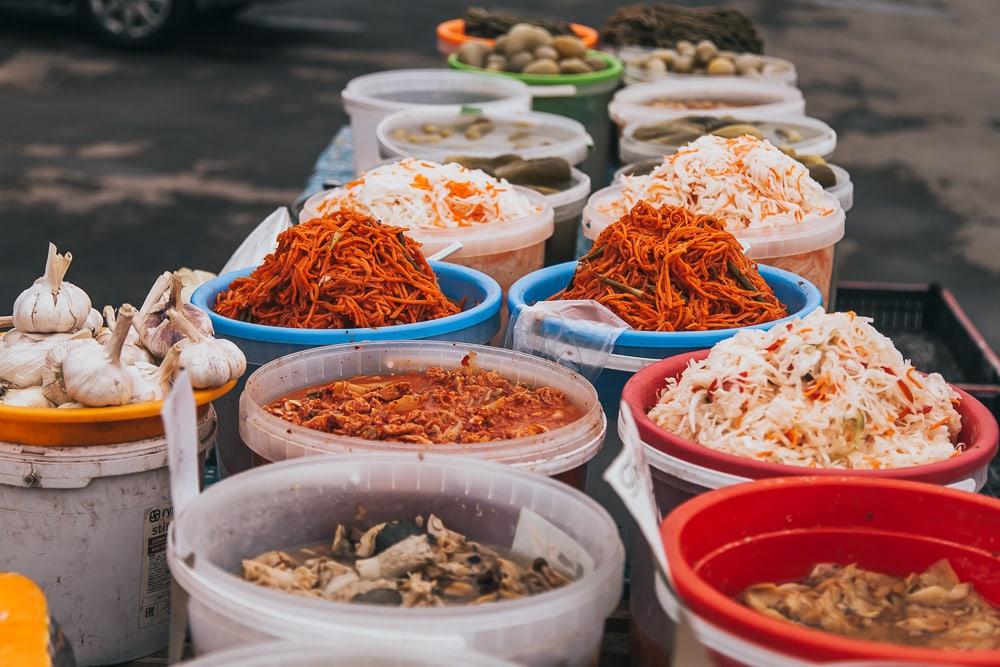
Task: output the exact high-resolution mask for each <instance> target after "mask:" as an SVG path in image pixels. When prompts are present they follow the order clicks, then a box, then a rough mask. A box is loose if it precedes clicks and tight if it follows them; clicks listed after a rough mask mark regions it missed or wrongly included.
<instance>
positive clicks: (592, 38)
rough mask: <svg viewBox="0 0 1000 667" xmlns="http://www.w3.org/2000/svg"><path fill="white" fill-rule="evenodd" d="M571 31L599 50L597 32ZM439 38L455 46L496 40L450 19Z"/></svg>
mask: <svg viewBox="0 0 1000 667" xmlns="http://www.w3.org/2000/svg"><path fill="white" fill-rule="evenodd" d="M569 27H570V29H571V30H572V31H573V34H574V35H576V36H577V37H579V38H580V39H581V40H583V42H584V44H585V45H586V46H587V48H588V49H594V48H597V42H598V41H599V39H600V35H599V33H598V32H597V30H595V29H593V28H591V27H590V26H587V25H583V24H582V23H572V22H570V24H569ZM437 36H438V38H439V39H442V40H445V41H447V42H448V43H449V44H453V45H455V46H461V45H462V44H463V43H464V42H466V41H470V42H483V43H484V44H493V43H494V42H495V41H496V40H495V39H492V38H490V37H476V36H474V35H466V34H465V19H462V18H457V19H448V20H447V21H442V22H441V23H439V24H438V27H437Z"/></svg>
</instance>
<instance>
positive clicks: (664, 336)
mask: <svg viewBox="0 0 1000 667" xmlns="http://www.w3.org/2000/svg"><path fill="white" fill-rule="evenodd" d="M576 264H577V262H576V260H574V261H571V262H563V263H562V264H556V265H554V266H547V267H545V268H543V269H539V270H538V271H534V272H532V273H529V274H528V275H526V276H524V277H523V278H521V279H520V280H518V281H517V282H515V283H514V284H513V285H511V287H510V290H508V292H507V304H508V308H509V309H510V312H511V319H513V318H515V317H516V316H517V313H518V312H519V311H520V309H521V308H523V307H524V306H526V305H528V304H527V303H526V302H525V300H524V295H525V293H526V292H527V291H528V290H529V289H531V288H532V287H534V286H535V285H536V284H537V283H539V282H541V281H543V280H561V279H562V276H563V275H564V274H565V276H566V284H568V283H569V279H570V277H571V276H572V275H573V272H574V271H575V270H576ZM757 268H758V269H759V270H760V275H761V277H763V278H764V280H765V281H766V282H767V284H769V285H771V286H772V287H773V286H774V285H775V284H777V283H785V284H787V285H789V286H790V287H791V288H792V289H793V290H795V291H797V292H799V293H800V294H802V296H803V297H804V299H805V305H804V306H803V307H802V308H800V309H799V310H797V311H796V312H794V313H791V314H789V315H788V317H783V318H781V319H780V320H775V321H773V322H765V323H763V324H755V325H752V326H748V327H737V328H734V329H712V330H710V331H633V330H627V331H624V332H622V334H621V335H620V336H619V337H618V339H617V340H616V341H615V348H618V347H638V348H655V347H663V348H676V347H683V348H686V349H698V348H704V347H710V346H712V345H714V344H715V343H717V342H719V341H721V340H725V339H726V338H731V337H732V336H734V335H735V334H736V333H737V332H739V331H743V330H744V329H770V328H772V327H774V326H777V325H779V324H783V323H785V322H790V321H792V320H793V319H795V318H801V317H805V316H806V315H808V314H809V313H811V312H812V311H814V310H816V309H817V308H819V307H820V306H822V305H823V295H822V294H820V291H819V289H818V288H817V287H816V286H815V285H813V284H812V283H811V282H809V281H808V280H806V279H805V278H803V277H802V276H800V275H798V274H795V273H792V272H790V271H785V270H784V269H779V268H777V267H774V266H768V265H766V264H758V265H757Z"/></svg>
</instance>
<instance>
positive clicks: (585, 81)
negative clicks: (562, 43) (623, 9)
mask: <svg viewBox="0 0 1000 667" xmlns="http://www.w3.org/2000/svg"><path fill="white" fill-rule="evenodd" d="M590 56H597V57H598V58H600V59H601V60H603V61H604V62H606V63H607V64H608V66H607V67H605V68H604V69H602V70H601V71H600V72H587V73H586V74H520V73H518V72H496V71H493V70H487V69H484V68H482V67H473V66H472V65H466V64H465V63H462V62H459V61H458V54H457V53H453V54H451V55H450V56H448V67H451V68H452V69H457V70H462V71H464V72H477V73H479V74H495V75H499V76H505V77H508V78H510V79H517V80H518V81H522V82H524V83H526V84H528V85H529V86H560V85H566V84H572V85H575V86H593V85H600V84H607V83H615V84H617V83H618V80H619V79H620V78H621V76H622V71H623V70H624V67H623V66H622V61H621V60H619V59H618V58H616V57H615V56H613V55H611V54H610V53H604V52H603V51H588V52H587V57H588V58H589V57H590Z"/></svg>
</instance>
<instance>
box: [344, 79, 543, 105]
mask: <svg viewBox="0 0 1000 667" xmlns="http://www.w3.org/2000/svg"><path fill="white" fill-rule="evenodd" d="M341 97H342V98H343V99H344V109H345V110H346V111H347V113H348V114H350V113H352V112H355V111H359V110H370V111H377V112H380V113H383V114H388V113H392V112H393V111H400V110H402V109H408V108H410V107H418V106H424V107H426V106H450V107H453V108H459V107H462V106H467V107H474V108H477V109H483V110H488V109H493V110H500V109H510V110H522V109H530V108H531V90H530V89H529V88H528V86H527V85H525V84H524V83H522V82H521V81H517V80H516V79H510V78H507V77H497V76H487V75H485V74H476V73H473V72H458V71H455V70H449V69H398V70H389V71H387V72H376V73H375V74H365V75H364V76H359V77H357V78H354V79H351V80H350V81H349V82H348V83H347V87H346V88H344V90H343V91H342V92H341Z"/></svg>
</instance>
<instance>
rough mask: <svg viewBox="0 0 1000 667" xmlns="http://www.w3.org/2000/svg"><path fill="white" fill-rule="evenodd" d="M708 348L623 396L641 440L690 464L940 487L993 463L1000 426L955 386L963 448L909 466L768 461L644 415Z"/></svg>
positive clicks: (659, 368) (649, 375)
mask: <svg viewBox="0 0 1000 667" xmlns="http://www.w3.org/2000/svg"><path fill="white" fill-rule="evenodd" d="M708 353H709V350H698V351H697V352H689V353H687V354H679V355H677V356H675V357H669V358H667V359H664V360H662V361H658V362H656V363H655V364H652V365H651V366H647V367H646V368H644V369H642V370H641V371H639V372H638V373H636V374H635V375H633V376H632V378H631V379H629V381H628V383H626V385H625V389H624V390H623V391H622V399H623V400H624V401H625V402H626V403H627V404H628V406H629V408H630V409H631V410H632V416H633V417H634V418H635V422H636V426H637V427H638V428H639V434H640V436H641V437H642V440H643V442H645V443H647V444H649V445H651V446H653V447H655V448H656V449H658V450H660V451H661V452H664V453H666V454H669V455H671V456H674V457H676V458H679V459H682V460H684V461H687V462H689V463H693V464H695V465H698V466H702V467H704V468H709V469H711V470H716V471H719V472H725V473H729V474H731V475H738V476H740V477H745V478H747V479H764V478H768V477H783V476H787V475H802V474H808V475H818V476H825V475H832V476H842V475H845V474H851V475H861V476H863V477H872V478H881V479H908V480H912V481H919V482H928V483H930V484H939V485H942V486H944V485H948V484H952V483H955V482H958V481H961V480H963V479H967V478H969V477H972V476H973V474H974V473H975V472H977V471H980V470H982V469H983V468H986V467H987V466H989V463H990V459H992V458H993V456H994V454H996V451H997V443H998V441H1000V430H998V428H997V422H996V419H994V418H993V415H992V414H990V411H989V410H987V409H986V406H984V405H983V404H982V403H980V402H979V401H977V400H976V399H975V398H973V397H972V396H970V395H969V394H967V393H965V392H964V391H962V390H961V389H958V388H957V387H954V386H952V389H954V390H955V391H957V392H958V394H959V395H960V396H961V402H960V403H959V404H958V407H957V408H956V409H957V410H958V413H959V415H961V417H962V431H961V433H959V442H961V443H963V444H964V447H963V450H964V451H963V452H962V453H961V454H959V455H958V456H955V457H952V458H950V459H948V460H947V461H941V462H938V463H928V464H926V465H919V466H911V467H908V468H891V469H886V470H858V471H852V472H848V471H845V470H843V469H830V468H827V469H822V468H806V467H803V466H789V465H783V464H780V463H768V462H764V461H756V460H754V459H751V458H747V457H743V456H736V455H734V454H727V453H725V452H719V451H716V450H714V449H709V448H708V447H704V446H702V445H699V444H697V443H694V442H691V441H690V440H685V439H684V438H681V437H678V436H676V435H674V434H673V433H670V432H668V431H666V430H664V429H663V428H661V427H659V426H657V425H656V424H655V423H653V421H652V420H651V419H650V418H649V417H648V416H646V413H647V412H648V411H649V409H650V408H652V407H653V405H655V404H656V401H657V399H658V398H659V394H660V391H661V390H662V389H663V388H664V386H665V385H666V379H667V378H671V377H678V376H679V375H680V374H681V373H682V372H683V371H684V369H685V368H687V366H688V364H689V363H690V362H692V361H699V360H701V359H704V358H705V357H706V356H708Z"/></svg>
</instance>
